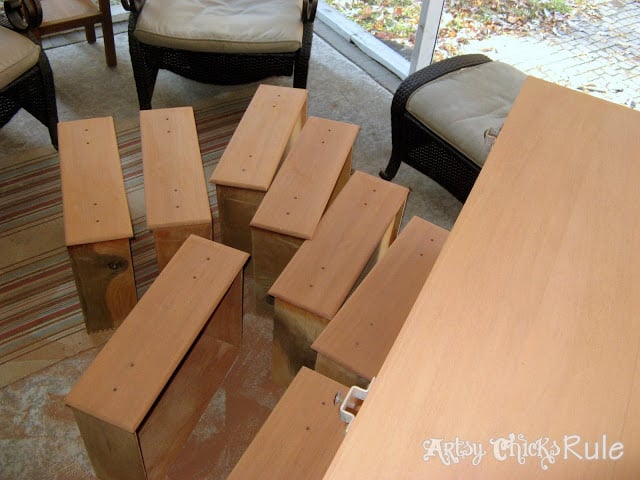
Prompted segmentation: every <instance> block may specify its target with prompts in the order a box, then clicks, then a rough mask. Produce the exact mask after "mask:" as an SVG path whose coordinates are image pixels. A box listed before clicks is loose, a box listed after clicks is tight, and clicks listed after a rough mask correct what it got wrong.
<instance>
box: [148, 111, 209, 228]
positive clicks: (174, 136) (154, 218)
mask: <svg viewBox="0 0 640 480" xmlns="http://www.w3.org/2000/svg"><path fill="white" fill-rule="evenodd" d="M140 136H141V140H140V141H141V144H142V164H143V168H144V197H145V208H146V214H147V226H148V228H149V230H154V229H155V228H161V227H172V226H182V225H194V224H203V223H207V222H209V223H211V209H210V207H209V195H208V193H207V182H206V180H205V177H204V170H203V167H202V157H201V155H200V144H199V143H198V132H197V130H196V122H195V118H194V116H193V108H191V107H177V108H164V109H156V110H143V111H141V112H140Z"/></svg>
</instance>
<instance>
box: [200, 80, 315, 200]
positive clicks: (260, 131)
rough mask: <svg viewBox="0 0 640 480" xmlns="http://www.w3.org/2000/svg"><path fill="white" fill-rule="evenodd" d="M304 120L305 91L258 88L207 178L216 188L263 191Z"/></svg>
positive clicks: (267, 87) (305, 107)
mask: <svg viewBox="0 0 640 480" xmlns="http://www.w3.org/2000/svg"><path fill="white" fill-rule="evenodd" d="M306 118H307V91H306V90H304V89H299V88H291V87H278V86H273V85H265V84H263V85H260V86H259V87H258V89H257V90H256V93H255V94H254V96H253V98H252V99H251V103H249V106H248V107H247V110H246V111H245V113H244V115H243V116H242V119H241V120H240V123H239V124H238V126H237V128H236V131H235V132H234V134H233V136H232V137H231V140H229V144H228V145H227V147H226V148H225V151H224V153H223V154H222V157H221V158H220V162H219V163H218V165H217V166H216V168H215V170H214V171H213V173H212V175H211V179H210V180H211V182H212V183H215V184H216V185H218V184H220V185H227V186H231V187H238V188H246V189H250V190H260V191H267V190H268V188H269V186H270V185H271V182H272V181H273V178H274V176H275V174H276V171H277V169H278V167H279V166H280V163H281V162H282V160H283V159H284V157H285V155H286V153H287V149H288V148H289V146H290V145H289V143H290V141H293V140H294V139H295V137H296V136H297V135H298V133H299V132H300V129H301V128H302V126H303V124H304V122H305V121H306Z"/></svg>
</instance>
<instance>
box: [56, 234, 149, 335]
mask: <svg viewBox="0 0 640 480" xmlns="http://www.w3.org/2000/svg"><path fill="white" fill-rule="evenodd" d="M67 250H68V252H69V258H70V260H71V267H72V271H73V278H74V280H75V284H76V288H77V290H78V296H79V297H80V306H81V307H82V313H83V315H84V321H85V326H86V328H87V332H90V333H91V332H97V331H100V330H106V329H111V328H115V327H118V326H119V325H120V324H121V323H122V321H123V320H124V319H125V318H126V317H127V315H128V314H129V312H131V310H132V309H133V307H135V305H136V302H137V301H138V295H137V292H136V284H135V278H134V276H133V260H132V258H131V248H130V246H129V239H127V238H124V239H120V240H110V241H107V242H97V243H91V244H88V245H72V246H69V247H67Z"/></svg>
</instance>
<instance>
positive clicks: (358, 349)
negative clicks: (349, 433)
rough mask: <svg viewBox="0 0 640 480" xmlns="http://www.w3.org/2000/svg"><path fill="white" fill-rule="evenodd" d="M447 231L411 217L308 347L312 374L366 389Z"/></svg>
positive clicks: (410, 305) (402, 322)
mask: <svg viewBox="0 0 640 480" xmlns="http://www.w3.org/2000/svg"><path fill="white" fill-rule="evenodd" d="M447 236H448V232H447V231H446V230H444V229H442V228H440V227H438V226H436V225H434V224H432V223H430V222H428V221H426V220H423V219H421V218H419V217H413V218H412V219H411V220H410V221H409V223H408V224H407V226H406V227H405V228H404V229H403V230H402V231H401V232H400V235H398V238H397V239H396V240H395V241H394V242H393V243H392V244H391V246H390V247H389V250H388V252H387V253H386V254H385V256H384V257H382V259H381V260H380V261H379V262H378V263H376V265H375V266H374V267H373V268H372V269H371V271H370V272H369V273H368V274H367V276H366V277H365V278H364V280H363V281H362V283H360V285H358V288H356V290H355V291H354V292H353V294H351V295H350V296H349V298H348V299H347V300H346V302H345V303H344V305H343V306H342V307H341V308H340V310H338V313H337V314H336V316H335V317H334V318H333V319H332V320H331V321H330V322H329V324H328V325H327V327H326V328H325V329H324V330H323V331H322V333H321V334H320V335H319V336H318V338H317V339H316V340H315V342H313V344H312V345H311V347H312V348H313V350H315V351H316V352H317V353H318V358H317V360H316V370H317V371H318V372H320V373H322V374H324V375H326V376H328V377H330V378H333V379H334V380H337V381H340V382H342V383H344V384H345V385H348V386H351V385H360V386H361V387H366V386H367V385H368V384H369V382H370V381H371V380H372V379H373V377H375V376H376V375H377V373H378V370H379V369H380V367H381V366H382V363H383V362H384V359H385V358H386V356H387V353H388V352H389V350H390V349H391V346H392V345H393V342H394V341H395V339H396V336H397V335H398V332H399V331H400V329H401V328H402V325H403V324H404V321H405V319H406V318H407V315H408V314H409V312H410V310H411V307H412V306H413V304H414V302H415V300H416V298H417V296H418V294H419V293H420V291H421V290H422V287H423V285H424V282H425V281H426V279H427V277H428V276H429V273H430V272H431V268H432V267H433V264H434V263H435V261H436V259H437V258H438V255H439V253H440V250H441V249H442V245H443V244H444V242H445V240H446V238H447Z"/></svg>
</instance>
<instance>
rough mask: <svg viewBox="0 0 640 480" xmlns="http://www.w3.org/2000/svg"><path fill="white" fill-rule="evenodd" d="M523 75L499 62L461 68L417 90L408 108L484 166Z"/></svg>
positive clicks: (434, 130) (524, 76) (448, 141)
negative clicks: (494, 137)
mask: <svg viewBox="0 0 640 480" xmlns="http://www.w3.org/2000/svg"><path fill="white" fill-rule="evenodd" d="M525 78H526V75H525V74H524V73H522V72H521V71H520V70H517V69H516V68H513V67H512V66H510V65H507V64H505V63H501V62H497V61H493V62H488V63H483V64H481V65H477V66H474V67H468V68H463V69H461V70H457V71H455V72H452V73H449V74H447V75H444V76H443V77H440V78H438V79H436V80H434V81H432V82H429V83H427V84H425V85H424V86H422V87H420V88H419V89H417V90H416V91H415V92H414V93H413V95H411V97H410V98H409V101H408V102H407V111H408V112H409V113H411V115H413V116H414V117H415V118H417V119H418V120H420V122H422V123H423V124H424V125H426V126H428V127H429V129H431V130H432V131H433V132H434V133H435V134H436V135H438V136H439V137H440V138H442V139H443V140H445V141H446V142H447V143H449V144H450V145H453V146H455V147H456V148H457V149H458V150H460V151H461V152H462V153H463V154H465V155H466V156H467V157H469V158H470V159H471V160H473V162H474V163H476V164H477V165H479V166H480V167H482V166H483V165H484V162H485V160H486V158H487V155H488V153H489V150H490V149H491V145H492V141H491V137H492V136H493V135H495V134H496V133H497V132H499V131H500V129H501V128H502V124H503V123H504V121H505V119H506V118H507V115H508V113H509V111H510V110H511V105H512V104H513V102H514V100H515V98H516V96H517V95H518V92H519V91H520V87H522V83H523V82H524V79H525ZM485 132H489V134H488V135H487V139H485Z"/></svg>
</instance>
